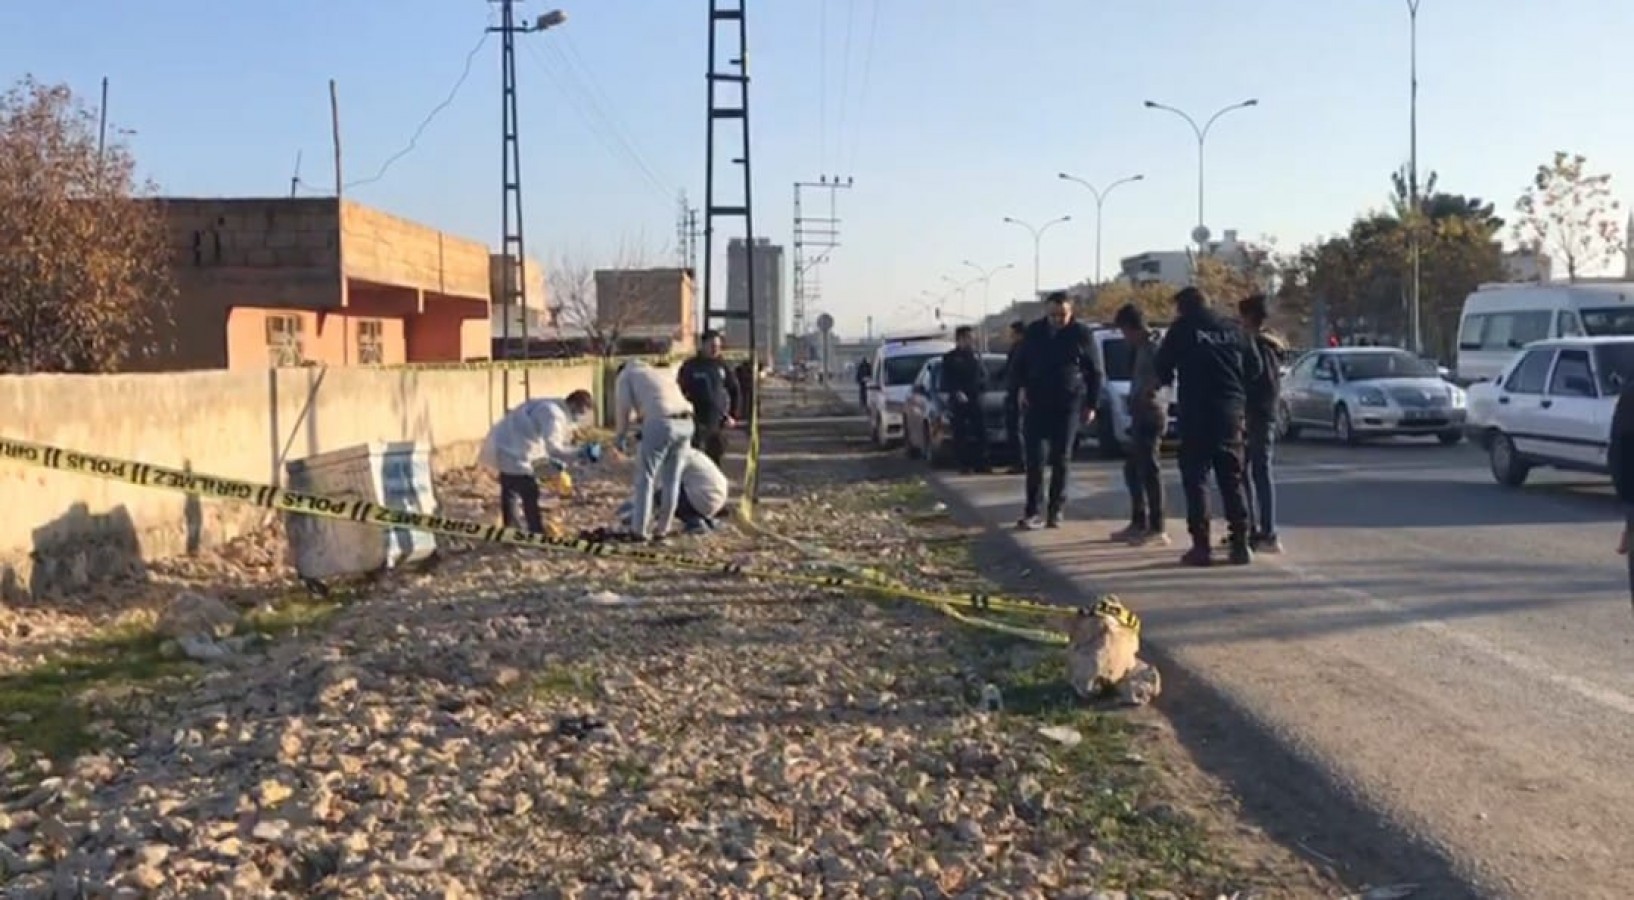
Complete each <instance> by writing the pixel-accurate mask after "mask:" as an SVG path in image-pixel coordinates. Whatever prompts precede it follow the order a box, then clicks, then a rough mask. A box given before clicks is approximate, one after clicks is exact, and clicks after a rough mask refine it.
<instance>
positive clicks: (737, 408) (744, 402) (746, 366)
mask: <svg viewBox="0 0 1634 900" xmlns="http://www.w3.org/2000/svg"><path fill="white" fill-rule="evenodd" d="M735 374H736V375H737V379H736V381H737V383H738V393H737V396H736V397H735V398H733V406H732V417H733V418H734V419H737V420H738V421H740V422H748V421H749V412H750V410H752V409H753V408H754V405H755V376H756V375H757V374H759V373H758V371H757V370H756V366H755V363H754V361H753V360H747V359H746V360H744V361H743V362H740V363H738V365H737V369H736V372H735Z"/></svg>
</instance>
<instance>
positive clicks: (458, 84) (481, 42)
mask: <svg viewBox="0 0 1634 900" xmlns="http://www.w3.org/2000/svg"><path fill="white" fill-rule="evenodd" d="M487 43H488V32H487V31H486V30H484V31H483V32H482V37H481V38H480V39H478V41H477V44H476V46H475V47H472V48H471V52H470V53H467V54H466V55H465V67H464V68H462V69H461V70H460V77H459V78H458V79H456V80H455V81H454V86H453V87H452V88H450V89H449V91H448V96H447V97H445V98H443V102H441V103H439V104H437V105H436V106H434V107H432V108H431V112H429V113H426V117H425V118H424V119H423V120H421V122H420V126H419V127H418V128H416V129H414V134H413V136H412V137H410V138H409V141H408V144H407V146H405V147H404V148H403V149H401V150H399V151H397V153H396V154H395V155H393V156H392V157H391V158H389V159H387V160H386V161H385V162H384V163H382V164H381V166H380V170H379V171H378V172H376V173H374V175H373V176H371V177H369V178H363V179H359V180H357V181H349V182H347V183H346V187H348V188H354V187H362V186H363V185H366V184H373V183H375V182H376V181H379V180H380V179H382V178H385V177H386V172H387V171H388V170H390V169H391V167H392V166H393V165H394V164H395V163H396V162H397V161H398V160H400V159H402V158H403V157H405V156H408V155H409V154H410V153H412V152H414V148H415V146H416V145H417V144H418V143H419V141H420V136H421V135H423V134H425V131H426V129H427V128H429V127H431V123H432V121H433V120H435V119H436V118H437V116H438V114H440V113H441V112H442V111H443V110H445V109H447V108H448V107H449V106H451V105H452V104H453V103H454V98H455V97H458V96H459V93H460V88H462V87H464V86H465V80H466V79H467V78H470V77H471V66H472V65H473V64H474V63H475V62H476V59H477V54H478V53H480V52H482V48H483V47H484V46H486V45H487Z"/></svg>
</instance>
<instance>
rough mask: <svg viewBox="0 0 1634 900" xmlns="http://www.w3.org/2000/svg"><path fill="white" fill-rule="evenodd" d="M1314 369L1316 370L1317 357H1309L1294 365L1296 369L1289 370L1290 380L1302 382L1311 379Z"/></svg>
mask: <svg viewBox="0 0 1634 900" xmlns="http://www.w3.org/2000/svg"><path fill="white" fill-rule="evenodd" d="M1314 368H1316V357H1314V356H1307V357H1305V358H1304V359H1301V360H1300V361H1298V362H1296V363H1294V367H1293V368H1292V369H1289V370H1288V379H1289V380H1290V381H1292V380H1295V379H1298V380H1301V381H1302V380H1304V379H1306V378H1309V377H1311V370H1312V369H1314Z"/></svg>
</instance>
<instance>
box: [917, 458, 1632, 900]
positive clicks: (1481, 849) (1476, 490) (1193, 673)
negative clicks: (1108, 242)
mask: <svg viewBox="0 0 1634 900" xmlns="http://www.w3.org/2000/svg"><path fill="white" fill-rule="evenodd" d="M1279 452H1280V460H1279V463H1280V467H1279V469H1278V484H1279V487H1278V489H1279V504H1280V519H1281V529H1282V535H1283V539H1284V541H1285V543H1286V545H1287V548H1288V551H1289V552H1288V553H1287V554H1286V555H1285V556H1281V557H1266V556H1262V557H1260V558H1259V560H1257V561H1256V564H1255V565H1253V566H1251V567H1246V568H1226V567H1219V568H1214V569H1206V570H1193V569H1183V568H1181V567H1179V566H1178V565H1176V560H1177V558H1178V555H1179V553H1180V551H1181V550H1182V549H1183V541H1182V535H1183V533H1184V522H1183V516H1182V514H1181V513H1180V510H1181V508H1182V504H1181V499H1180V496H1179V490H1178V485H1177V484H1171V491H1170V495H1169V508H1170V510H1171V511H1172V512H1171V515H1172V516H1173V520H1172V521H1171V523H1170V532H1171V534H1173V535H1174V536H1175V538H1176V544H1175V547H1174V548H1172V549H1169V550H1136V549H1131V548H1128V547H1125V546H1122V545H1116V544H1112V543H1110V542H1108V541H1107V540H1106V539H1105V538H1106V535H1107V534H1109V533H1110V532H1111V531H1113V530H1115V529H1117V528H1118V527H1120V526H1121V525H1122V524H1123V522H1124V520H1125V517H1126V515H1127V505H1126V499H1125V495H1124V491H1123V486H1122V480H1121V474H1120V470H1119V469H1118V468H1117V464H1112V463H1104V462H1094V463H1087V464H1084V463H1081V464H1079V466H1078V468H1077V471H1076V472H1075V481H1074V494H1073V496H1074V497H1075V498H1077V499H1075V500H1074V501H1073V502H1071V504H1070V505H1069V507H1068V522H1067V524H1066V526H1065V527H1063V528H1062V529H1060V530H1058V531H1039V532H1033V533H1026V534H1016V535H1015V538H1014V539H1015V540H1017V541H1018V542H1019V543H1020V544H1021V545H1022V546H1023V547H1026V548H1028V549H1030V550H1031V551H1032V552H1033V554H1034V555H1035V556H1036V558H1037V560H1038V562H1040V563H1041V564H1043V565H1044V566H1046V567H1048V568H1050V569H1053V570H1054V571H1055V573H1056V574H1059V575H1063V576H1066V577H1068V578H1071V579H1072V580H1073V581H1074V582H1075V584H1077V585H1080V586H1082V587H1083V588H1084V589H1085V590H1086V591H1088V590H1093V591H1110V592H1113V593H1116V594H1118V595H1119V596H1121V597H1123V598H1124V599H1125V600H1126V602H1128V603H1129V604H1130V605H1131V606H1132V607H1134V608H1135V609H1136V610H1137V611H1138V612H1139V613H1140V614H1141V616H1142V617H1143V618H1144V619H1145V622H1146V633H1147V636H1148V640H1149V641H1150V642H1152V643H1154V644H1156V645H1157V646H1158V648H1159V649H1160V650H1161V651H1162V652H1163V654H1164V655H1165V656H1166V657H1167V658H1168V659H1169V660H1171V661H1172V662H1173V663H1174V664H1177V665H1178V666H1179V667H1180V668H1181V669H1183V670H1184V671H1185V672H1186V673H1187V675H1188V676H1189V677H1193V678H1196V679H1198V680H1200V681H1203V682H1206V683H1207V684H1208V685H1209V687H1210V688H1211V689H1212V690H1214V691H1217V692H1219V693H1220V694H1222V695H1223V696H1224V697H1225V698H1226V699H1227V700H1228V701H1229V702H1230V703H1231V704H1232V705H1233V706H1235V707H1238V708H1240V709H1242V710H1245V711H1246V712H1247V713H1248V714H1249V715H1250V716H1252V717H1253V718H1254V719H1255V720H1256V722H1257V723H1258V724H1260V725H1262V726H1264V727H1266V728H1268V729H1271V730H1272V731H1273V732H1274V733H1275V734H1277V735H1278V736H1279V738H1280V739H1281V740H1282V742H1284V743H1285V744H1286V745H1287V746H1290V747H1293V748H1296V752H1297V755H1298V756H1299V757H1300V758H1301V759H1302V760H1308V761H1312V762H1314V763H1315V764H1317V765H1319V766H1320V767H1321V768H1322V769H1324V770H1326V774H1327V775H1328V776H1331V777H1332V778H1334V779H1336V780H1337V781H1338V782H1339V783H1340V784H1342V785H1343V786H1344V787H1345V788H1347V790H1348V791H1353V792H1354V794H1355V795H1356V796H1358V797H1359V798H1360V799H1361V801H1362V802H1363V803H1364V804H1365V805H1366V806H1367V807H1368V808H1370V809H1372V810H1374V811H1377V812H1380V813H1382V814H1383V815H1384V816H1386V817H1387V819H1388V820H1389V821H1391V822H1393V823H1394V824H1395V825H1396V826H1398V827H1400V828H1402V829H1404V830H1406V831H1407V832H1409V833H1410V834H1412V835H1414V836H1415V837H1418V838H1421V839H1423V840H1424V841H1426V842H1427V843H1429V844H1430V845H1432V846H1433V847H1435V848H1437V849H1438V850H1439V851H1440V852H1442V853H1444V854H1445V855H1446V856H1447V857H1449V858H1450V860H1451V861H1452V864H1453V865H1454V866H1455V867H1456V868H1457V870H1458V871H1459V873H1460V875H1461V876H1462V877H1464V878H1467V879H1469V880H1470V882H1471V883H1473V884H1474V885H1475V887H1476V890H1477V891H1478V892H1479V894H1480V895H1482V896H1511V897H1524V898H1556V897H1558V898H1568V897H1569V898H1589V897H1626V896H1628V895H1629V893H1630V890H1631V887H1630V886H1631V885H1634V872H1630V871H1629V866H1630V861H1631V860H1634V777H1631V774H1630V773H1631V769H1634V617H1631V615H1630V604H1629V595H1628V586H1627V580H1626V576H1625V574H1624V569H1623V566H1622V561H1621V559H1620V558H1619V557H1617V556H1615V555H1614V553H1613V549H1614V547H1615V544H1616V540H1617V535H1618V529H1619V523H1620V517H1619V512H1618V510H1617V508H1616V506H1615V504H1614V501H1613V500H1612V497H1611V493H1610V489H1609V486H1608V485H1607V484H1606V481H1605V479H1593V478H1584V477H1581V476H1561V475H1558V474H1554V473H1547V472H1537V473H1534V475H1533V482H1532V483H1531V484H1529V485H1528V486H1527V487H1526V488H1523V489H1520V490H1508V489H1504V488H1500V487H1499V486H1498V485H1496V484H1495V483H1494V482H1493V480H1492V478H1491V476H1490V475H1489V474H1488V471H1487V469H1486V464H1485V457H1484V455H1483V454H1482V453H1481V451H1479V450H1478V449H1476V448H1474V447H1471V446H1468V445H1463V446H1458V447H1452V448H1447V447H1441V446H1438V445H1436V444H1435V443H1433V442H1429V443H1425V442H1419V441H1400V442H1388V443H1381V444H1376V445H1368V446H1362V447H1344V446H1339V445H1336V444H1333V443H1330V442H1323V441H1321V440H1320V439H1317V440H1312V441H1308V442H1299V443H1294V444H1289V445H1286V446H1284V447H1281V448H1279ZM1171 474H1172V473H1171ZM943 481H944V483H945V486H946V487H947V489H948V490H949V491H950V492H952V494H954V495H955V496H953V497H951V498H950V499H953V500H955V502H959V501H962V502H963V504H965V505H967V506H969V507H971V508H973V509H974V510H976V511H978V512H979V513H980V514H981V515H982V516H983V517H984V518H985V519H986V520H987V521H988V522H989V523H990V524H993V525H995V526H1006V525H1007V524H1008V523H1009V522H1010V521H1013V520H1014V519H1015V518H1016V516H1017V514H1018V513H1019V509H1020V499H1021V493H1020V484H1019V481H1020V479H1019V478H1017V477H1015V476H998V475H995V476H948V477H945V478H944V479H943ZM1212 499H1217V498H1211V500H1212ZM1216 527H1217V528H1219V526H1218V524H1217V525H1216ZM1217 537H1218V532H1217ZM1273 779H1274V776H1273ZM1327 853H1329V854H1330V855H1335V856H1342V855H1343V848H1327ZM1437 896H1439V894H1437Z"/></svg>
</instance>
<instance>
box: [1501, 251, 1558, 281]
mask: <svg viewBox="0 0 1634 900" xmlns="http://www.w3.org/2000/svg"><path fill="white" fill-rule="evenodd" d="M1503 264H1504V272H1505V273H1507V274H1508V276H1509V280H1510V281H1548V280H1550V277H1551V274H1552V271H1553V266H1552V263H1551V260H1550V259H1549V255H1548V254H1547V253H1539V252H1538V251H1536V250H1532V249H1528V248H1522V249H1519V250H1506V251H1504V254H1503Z"/></svg>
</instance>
